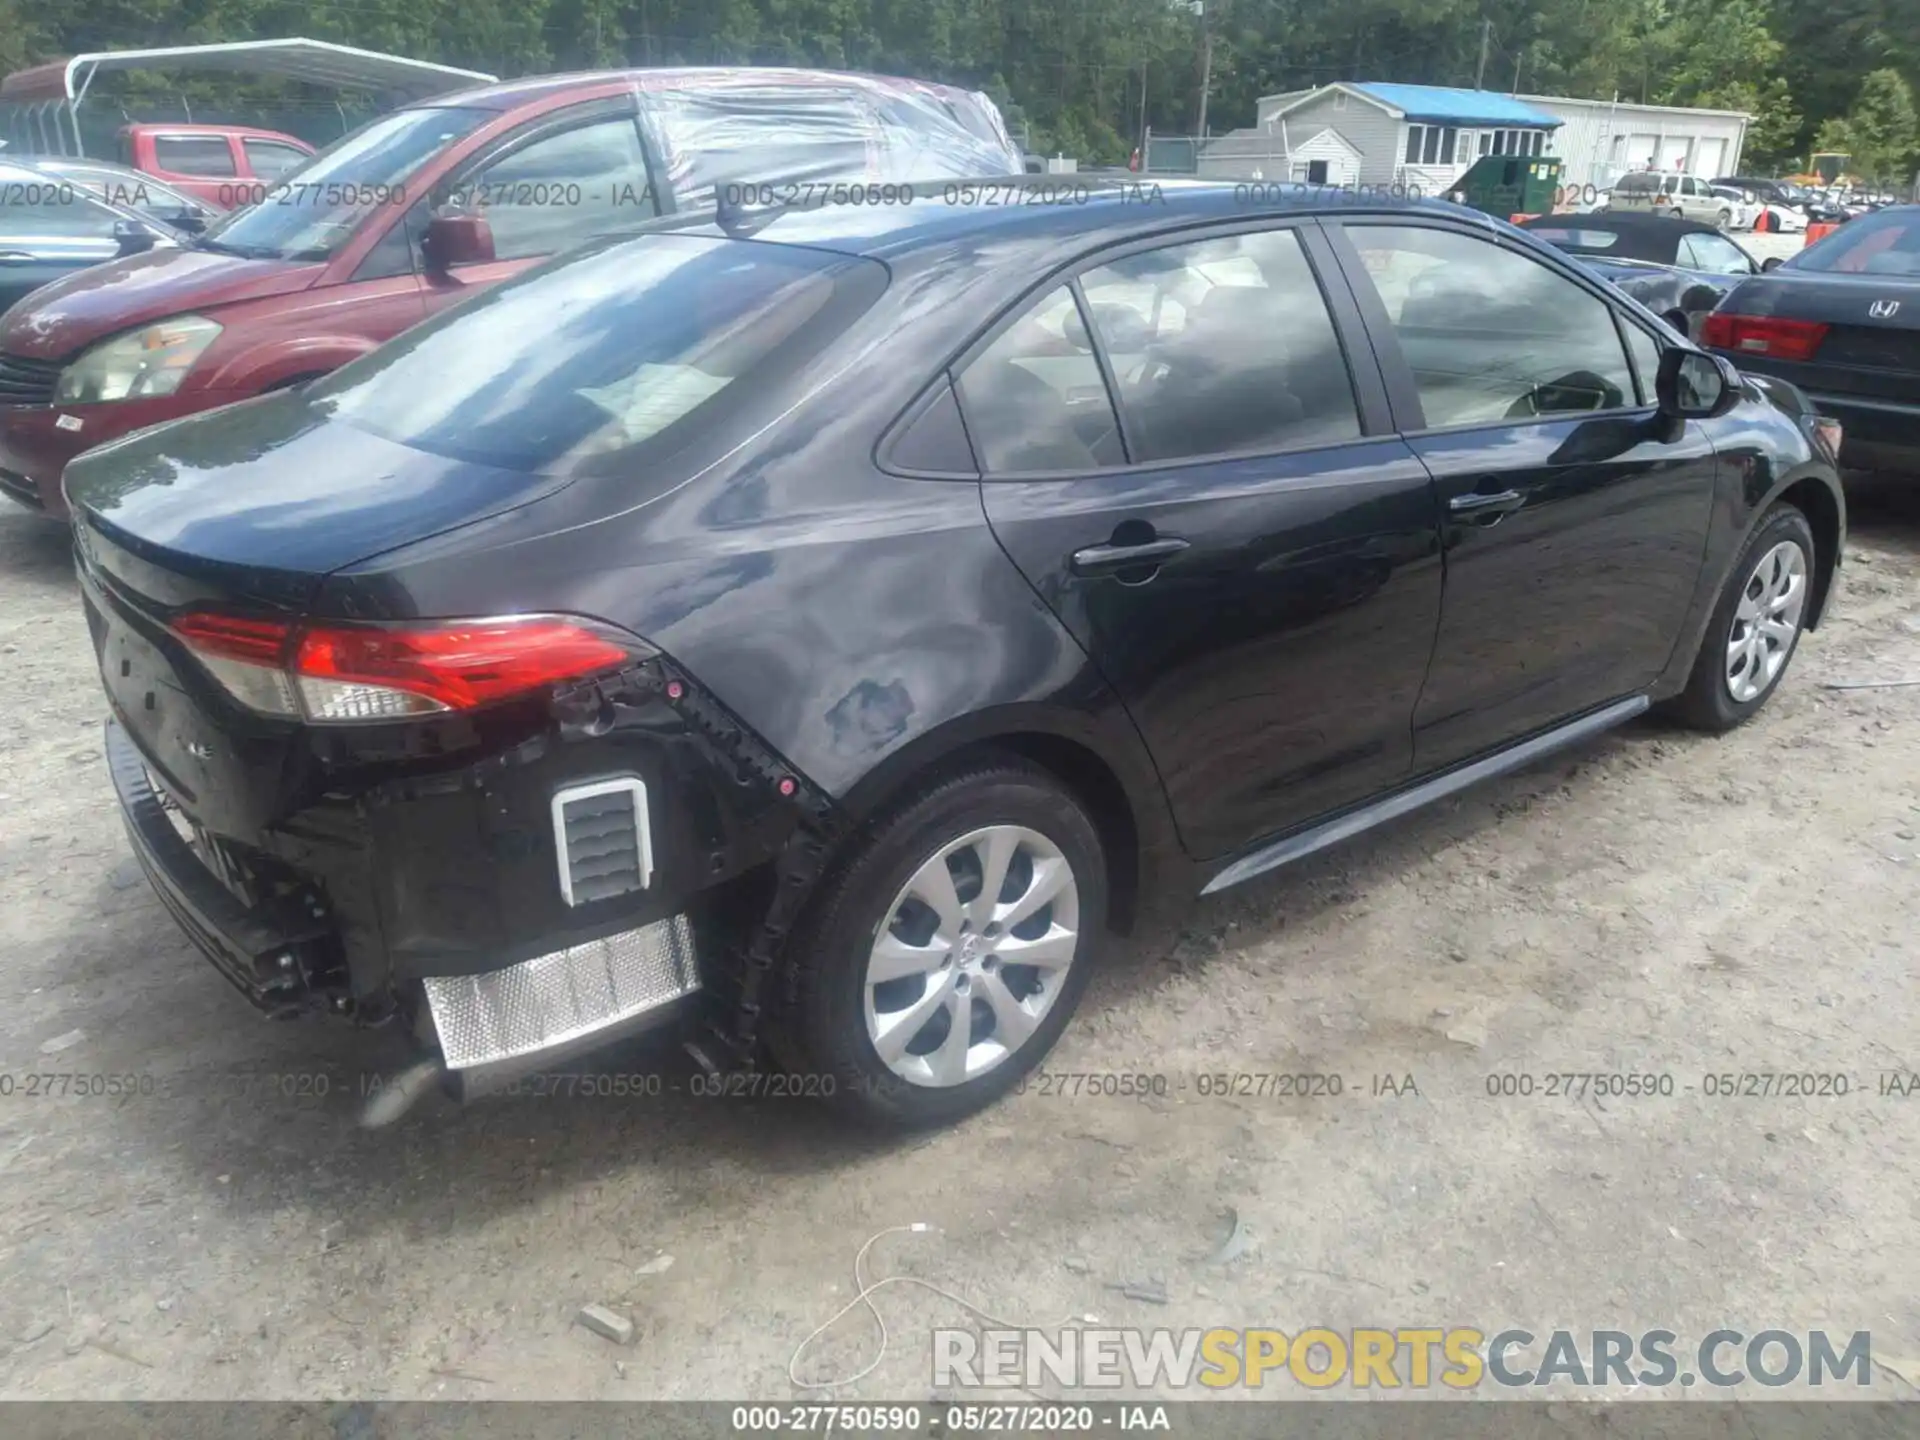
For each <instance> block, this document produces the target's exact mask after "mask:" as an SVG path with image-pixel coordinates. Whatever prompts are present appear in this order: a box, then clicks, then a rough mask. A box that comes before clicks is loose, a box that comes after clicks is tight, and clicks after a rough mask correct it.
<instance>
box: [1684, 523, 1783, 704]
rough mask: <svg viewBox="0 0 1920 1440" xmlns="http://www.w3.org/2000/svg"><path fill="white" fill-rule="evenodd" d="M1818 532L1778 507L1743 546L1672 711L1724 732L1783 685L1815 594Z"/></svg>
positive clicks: (1764, 702) (1763, 702)
mask: <svg viewBox="0 0 1920 1440" xmlns="http://www.w3.org/2000/svg"><path fill="white" fill-rule="evenodd" d="M1814 557H1815V551H1814V546H1813V530H1812V529H1811V527H1809V526H1808V524H1807V518H1806V516H1804V515H1802V514H1801V513H1800V512H1799V511H1798V510H1796V509H1794V508H1793V507H1792V506H1791V505H1776V506H1775V507H1774V508H1773V509H1772V510H1771V511H1770V512H1768V514H1767V516H1766V518H1765V519H1764V520H1763V521H1762V522H1761V524H1760V527H1759V528H1758V529H1757V530H1755V531H1754V534H1753V538H1752V539H1751V540H1749V541H1748V542H1747V546H1746V549H1744V550H1743V551H1741V553H1740V560H1739V563H1738V564H1737V565H1735V566H1734V567H1733V577H1732V579H1730V580H1729V581H1728V582H1727V588H1726V590H1725V591H1724V592H1723V593H1722V594H1721V596H1720V603H1719V604H1718V605H1716V606H1715V607H1714V611H1713V619H1712V620H1710V621H1709V622H1708V623H1707V632H1706V634H1705V635H1704V636H1702V637H1701V640H1700V654H1699V655H1698V656H1697V657H1696V658H1695V660H1694V662H1693V673H1692V674H1691V675H1690V676H1689V677H1688V679H1687V688H1686V689H1685V690H1684V691H1683V692H1682V693H1681V694H1680V695H1679V696H1678V697H1677V698H1676V699H1675V700H1674V701H1673V703H1672V706H1671V709H1672V712H1673V714H1674V715H1675V716H1676V717H1677V718H1678V719H1680V720H1681V721H1683V722H1684V723H1686V724H1688V725H1691V726H1693V727H1694V728H1695V729H1697V730H1705V731H1708V732H1710V733H1713V734H1720V733H1722V732H1724V731H1727V730H1731V729H1733V728H1734V726H1736V725H1744V724H1745V723H1746V722H1747V721H1748V720H1751V719H1752V718H1753V717H1754V716H1755V715H1757V714H1758V713H1759V712H1760V707H1761V706H1763V705H1765V704H1766V703H1767V697H1768V696H1770V695H1772V694H1773V692H1774V691H1775V690H1776V689H1777V688H1778V687H1779V684H1780V680H1781V677H1782V676H1784V675H1785V674H1786V673H1787V665H1788V662H1789V661H1791V660H1792V659H1793V652H1794V650H1795V649H1796V648H1797V647H1798V645H1799V643H1800V635H1801V632H1802V629H1803V627H1804V623H1805V620H1806V616H1807V606H1808V604H1809V602H1810V601H1811V599H1812V593H1813V585H1814V580H1815V576H1816V570H1815V565H1816V564H1817V562H1816V560H1815V558H1814Z"/></svg>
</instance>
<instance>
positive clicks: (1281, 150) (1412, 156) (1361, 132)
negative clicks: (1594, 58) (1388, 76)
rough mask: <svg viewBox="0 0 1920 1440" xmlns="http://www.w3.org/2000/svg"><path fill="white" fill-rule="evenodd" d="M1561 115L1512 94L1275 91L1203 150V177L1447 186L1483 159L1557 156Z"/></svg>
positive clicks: (1424, 88)
mask: <svg viewBox="0 0 1920 1440" xmlns="http://www.w3.org/2000/svg"><path fill="white" fill-rule="evenodd" d="M1560 123H1561V122H1560V120H1559V119H1558V118H1557V117H1556V116H1553V115H1550V114H1547V113H1546V112H1545V111H1543V110H1538V109H1535V108H1534V107H1533V106H1531V105H1529V104H1527V103H1525V102H1524V101H1521V100H1517V99H1515V98H1514V97H1513V96H1511V95H1500V94H1496V93H1494V92H1493V91H1490V90H1453V89H1448V88H1446V87H1444V86H1439V85H1396V84H1390V83H1388V82H1385V81H1375V80H1367V81H1360V82H1344V81H1343V82H1340V83H1337V84H1333V85H1323V86H1321V87H1319V88H1318V89H1315V90H1302V91H1294V92H1292V93H1291V94H1286V95H1269V96H1266V97H1264V98H1263V99H1262V100H1261V101H1260V102H1259V112H1258V118H1257V121H1256V123H1255V124H1254V125H1253V126H1252V127H1251V128H1250V129H1247V130H1237V131H1234V132H1233V133H1232V134H1230V135H1226V136H1222V137H1221V138H1220V139H1218V140H1212V141H1208V142H1207V144H1206V145H1205V147H1204V149H1203V150H1202V152H1201V157H1200V161H1199V172H1200V174H1202V175H1219V176H1241V177H1251V176H1252V175H1253V173H1254V172H1255V171H1256V170H1258V171H1259V172H1260V174H1259V178H1261V179H1266V180H1302V181H1307V182H1309V183H1313V184H1328V185H1345V184H1359V185H1381V186H1386V185H1394V184H1401V185H1410V186H1417V187H1418V188H1419V189H1420V191H1421V192H1423V193H1426V194H1438V193H1442V192H1444V191H1445V190H1446V189H1447V187H1448V186H1449V185H1451V184H1452V183H1453V182H1454V181H1455V180H1457V179H1458V178H1459V177H1460V176H1461V175H1462V174H1464V173H1465V171H1466V169H1467V167H1468V166H1470V165H1471V164H1473V162H1474V161H1475V160H1478V159H1479V158H1480V157H1481V156H1483V155H1540V154H1543V153H1551V150H1550V148H1549V137H1550V136H1551V134H1552V133H1553V131H1554V130H1555V128H1557V127H1558V126H1559V125H1560Z"/></svg>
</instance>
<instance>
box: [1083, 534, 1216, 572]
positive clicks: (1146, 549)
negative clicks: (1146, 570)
mask: <svg viewBox="0 0 1920 1440" xmlns="http://www.w3.org/2000/svg"><path fill="white" fill-rule="evenodd" d="M1186 548H1187V542H1186V541H1185V540H1181V539H1178V538H1176V537H1174V536H1172V535H1168V536H1166V537H1164V538H1163V539H1159V540H1143V541H1141V542H1140V543H1139V544H1137V545H1089V546H1087V547H1086V548H1085V549H1084V550H1076V551H1074V552H1073V558H1072V560H1071V561H1069V568H1070V569H1071V570H1072V571H1073V573H1074V574H1076V575H1104V574H1106V573H1108V572H1109V571H1113V570H1125V569H1127V568H1128V567H1130V566H1134V565H1158V564H1159V563H1160V562H1161V561H1162V560H1167V559H1170V558H1171V557H1173V556H1175V555H1178V554H1179V553H1180V552H1181V551H1182V550H1185V549H1186Z"/></svg>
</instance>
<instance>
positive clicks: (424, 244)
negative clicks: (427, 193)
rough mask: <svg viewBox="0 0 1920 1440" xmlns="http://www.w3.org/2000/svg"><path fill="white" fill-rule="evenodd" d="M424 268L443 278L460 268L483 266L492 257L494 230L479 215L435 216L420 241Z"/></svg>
mask: <svg viewBox="0 0 1920 1440" xmlns="http://www.w3.org/2000/svg"><path fill="white" fill-rule="evenodd" d="M420 253H421V254H422V255H423V256H424V257H425V258H426V262H427V269H428V270H430V271H432V272H433V273H434V274H436V275H443V274H445V273H446V272H447V271H449V270H451V269H453V268H454V267H455V266H459V265H485V264H486V263H487V262H488V261H490V260H492V259H493V258H494V256H493V227H492V226H491V225H489V224H487V222H486V221H485V220H484V219H482V218H481V217H480V216H478V215H436V216H434V217H433V218H432V219H431V220H429V221H428V222H427V233H426V236H425V238H423V239H422V240H421V242H420Z"/></svg>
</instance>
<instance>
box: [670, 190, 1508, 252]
mask: <svg viewBox="0 0 1920 1440" xmlns="http://www.w3.org/2000/svg"><path fill="white" fill-rule="evenodd" d="M819 189H820V191H821V192H822V195H823V203H818V204H795V205H790V206H787V207H784V208H782V207H778V206H775V207H770V208H768V209H766V210H751V209H749V210H741V211H738V212H734V213H733V214H731V215H728V214H718V215H717V214H715V213H714V212H705V213H702V214H700V215H698V216H692V215H690V216H687V217H684V218H683V219H680V220H678V221H667V222H662V223H661V224H660V226H659V228H666V229H673V230H678V231H683V232H685V231H691V232H695V233H707V234H714V235H730V236H733V237H735V238H745V239H755V240H767V241H774V242H777V243H782V244H790V245H806V246H810V247H813V248H816V249H824V250H835V251H839V252H842V253H844V254H848V255H860V256H866V257H869V258H872V259H877V260H885V261H888V262H890V263H899V262H910V261H911V260H912V259H913V258H914V257H915V256H916V255H927V256H948V255H951V253H952V250H953V247H954V246H955V245H957V244H961V243H966V244H968V245H971V246H974V247H978V246H980V245H983V244H986V243H991V244H993V245H994V246H995V247H996V248H999V247H1005V248H1006V249H1007V250H1012V249H1014V248H1016V247H1021V246H1023V245H1026V246H1030V247H1031V248H1032V249H1035V250H1041V249H1046V248H1048V247H1049V246H1051V245H1053V244H1055V243H1057V242H1058V241H1060V240H1061V239H1063V238H1081V239H1084V238H1087V237H1091V238H1093V239H1094V240H1096V241H1098V240H1100V239H1103V238H1104V239H1111V240H1125V239H1127V238H1129V237H1131V236H1133V235H1140V236H1147V235H1151V234H1153V233H1155V232H1156V231H1158V230H1162V229H1179V228H1183V227H1186V226H1192V225H1197V224H1205V223H1207V222H1209V221H1228V220H1236V219H1252V218H1256V217H1283V216H1289V215H1329V214H1332V215H1339V214H1360V213H1367V212H1380V211H1402V212H1409V213H1426V214H1433V215H1448V216H1452V217H1454V218H1456V219H1458V218H1461V217H1467V218H1470V219H1472V220H1474V221H1476V222H1482V223H1485V224H1486V225H1487V226H1488V227H1489V228H1490V229H1499V230H1506V231H1508V232H1509V233H1510V232H1511V230H1512V227H1511V226H1509V225H1507V224H1506V223H1505V222H1504V221H1500V220H1496V219H1494V217H1492V216H1490V215H1486V214H1483V213H1482V212H1480V211H1477V210H1468V209H1466V208H1464V207H1462V206H1459V205H1453V204H1449V203H1447V202H1445V201H1440V200H1413V199H1397V198H1390V197H1385V196H1381V197H1372V196H1362V195H1358V194H1355V193H1353V192H1350V191H1344V190H1336V189H1331V188H1329V187H1327V186H1313V185H1285V184H1259V185H1248V184H1244V183H1242V184H1234V183H1229V182H1223V181H1209V180H1155V179H1148V178H1145V177H1139V178H1134V179H1123V178H1120V177H1112V178H1104V177H1103V178H1095V177H1086V176H1082V177H1075V176H1046V175H1015V176H1008V177H1006V178H1004V179H999V180H968V181H946V182H942V183H934V184H926V185H915V186H911V187H909V186H905V185H899V186H895V185H862V184H858V183H855V184H851V185H849V186H845V187H837V186H831V185H822V186H820V187H819ZM836 189H845V190H847V191H848V192H849V193H851V192H855V191H860V192H868V191H871V192H877V194H878V196H879V197H881V198H880V200H879V203H873V202H869V203H865V204H862V203H858V202H857V201H855V202H853V203H832V202H833V198H834V197H833V195H832V193H831V192H832V191H834V190H836ZM909 190H911V191H912V192H913V193H912V195H911V198H908V197H907V192H908V191H909ZM889 194H891V195H892V197H893V198H892V199H891V200H887V199H885V198H884V197H886V196H887V195H889ZM996 258H998V257H996ZM1006 258H1015V257H1013V256H1012V255H1008V256H1007V257H1006Z"/></svg>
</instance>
